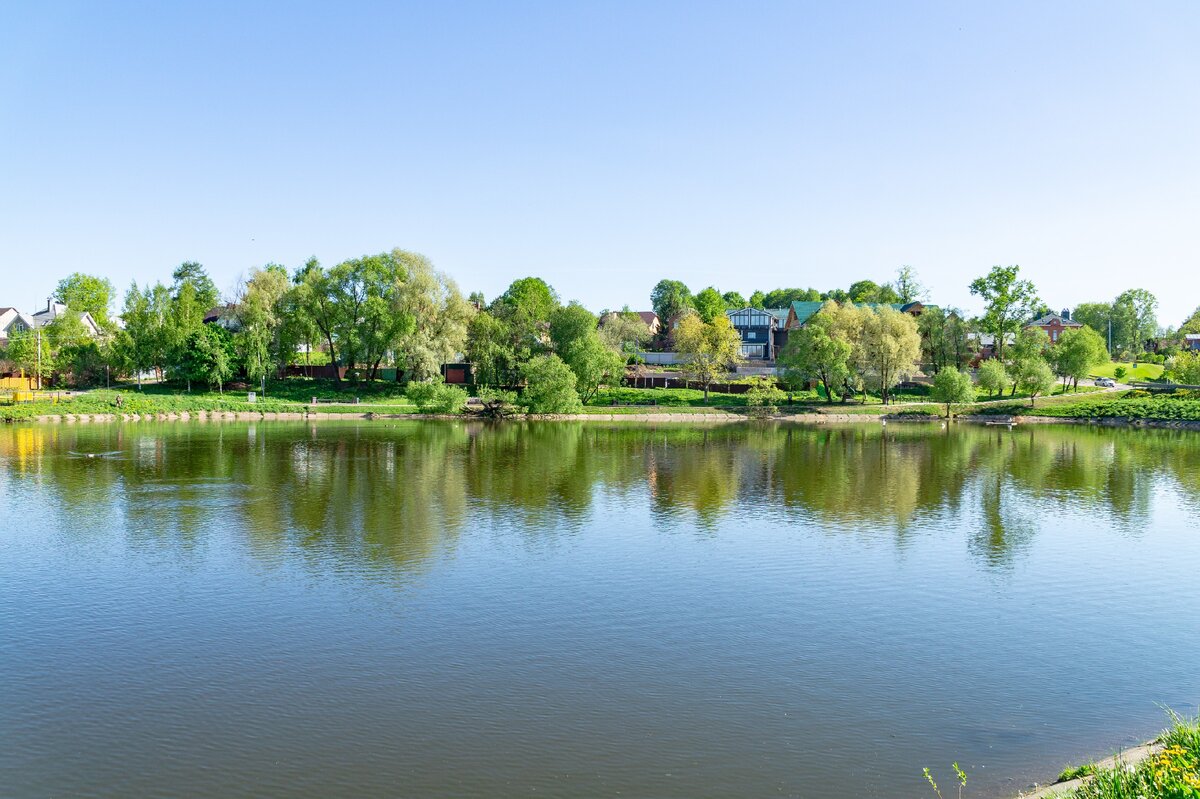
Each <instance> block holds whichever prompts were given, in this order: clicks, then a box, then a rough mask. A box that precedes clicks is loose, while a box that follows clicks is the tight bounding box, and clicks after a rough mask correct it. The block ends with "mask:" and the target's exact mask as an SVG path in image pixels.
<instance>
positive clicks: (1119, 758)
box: [1013, 738, 1163, 799]
mask: <svg viewBox="0 0 1200 799" xmlns="http://www.w3.org/2000/svg"><path fill="white" fill-rule="evenodd" d="M1162 750H1163V745H1162V743H1161V742H1160V741H1159V739H1157V738H1156V739H1154V740H1153V741H1147V742H1146V743H1143V744H1138V745H1137V746H1131V747H1129V748H1128V749H1121V750H1118V751H1117V753H1116V754H1115V755H1110V756H1109V757H1106V758H1104V759H1103V760H1096V761H1094V765H1095V766H1096V768H1097V769H1098V770H1100V771H1108V770H1112V769H1116V768H1118V767H1122V768H1132V767H1134V766H1137V765H1138V764H1139V763H1141V762H1142V761H1144V760H1146V759H1147V758H1150V757H1153V756H1154V755H1156V754H1158V753H1159V752H1161V751H1162ZM1091 779H1092V777H1091V775H1087V776H1083V777H1075V778H1073V779H1069V780H1062V781H1060V782H1053V783H1050V784H1048V785H1038V784H1037V783H1034V785H1033V786H1032V787H1031V788H1029V789H1027V791H1021V792H1019V793H1018V794H1017V795H1016V796H1015V797H1013V799H1055V797H1067V796H1069V794H1070V793H1071V792H1072V791H1074V790H1076V789H1077V788H1080V787H1082V786H1083V785H1085V784H1086V783H1087V782H1088V781H1089V780H1091Z"/></svg>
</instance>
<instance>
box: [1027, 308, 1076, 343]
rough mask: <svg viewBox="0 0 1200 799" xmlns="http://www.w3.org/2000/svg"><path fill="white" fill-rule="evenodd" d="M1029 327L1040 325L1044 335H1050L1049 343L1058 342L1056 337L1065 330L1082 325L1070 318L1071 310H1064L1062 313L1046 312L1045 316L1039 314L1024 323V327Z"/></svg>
mask: <svg viewBox="0 0 1200 799" xmlns="http://www.w3.org/2000/svg"><path fill="white" fill-rule="evenodd" d="M1031 327H1040V328H1041V329H1042V330H1045V331H1046V335H1047V336H1049V337H1050V343H1051V344H1057V343H1058V337H1059V336H1061V335H1062V334H1063V332H1064V331H1066V330H1074V329H1076V328H1080V327H1083V325H1081V324H1079V323H1078V322H1076V321H1074V320H1072V319H1071V312H1070V311H1067V310H1064V311H1063V312H1062V313H1060V314H1058V313H1048V314H1046V315H1045V316H1040V317H1038V318H1037V319H1034V320H1033V321H1032V322H1030V323H1029V324H1027V325H1025V328H1026V329H1029V328H1031Z"/></svg>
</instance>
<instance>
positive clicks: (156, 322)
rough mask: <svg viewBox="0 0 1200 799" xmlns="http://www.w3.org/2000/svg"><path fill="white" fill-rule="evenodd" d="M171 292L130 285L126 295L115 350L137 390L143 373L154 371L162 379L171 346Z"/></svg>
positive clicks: (161, 288)
mask: <svg viewBox="0 0 1200 799" xmlns="http://www.w3.org/2000/svg"><path fill="white" fill-rule="evenodd" d="M170 306H171V295H170V291H169V290H168V289H167V287H166V286H164V285H163V284H161V283H158V284H155V285H154V286H147V287H146V288H145V289H144V290H142V289H139V288H138V285H137V283H136V282H135V283H132V284H130V286H129V290H128V291H126V292H125V304H124V306H123V308H122V310H121V320H122V322H124V327H123V328H122V329H121V330H120V331H119V332H118V333H117V336H116V341H115V342H114V349H115V351H116V353H117V361H118V362H119V363H120V364H121V365H122V367H123V369H125V370H128V371H129V372H132V373H133V374H134V375H135V376H136V378H137V383H138V387H139V388H140V387H141V385H142V374H143V373H144V372H148V371H151V370H153V371H154V372H155V373H156V374H157V376H158V377H159V378H160V379H161V378H162V376H163V371H164V369H165V368H166V361H167V352H168V350H169V349H170V347H171V338H172V336H171V332H170V330H169V327H170V321H169V319H170Z"/></svg>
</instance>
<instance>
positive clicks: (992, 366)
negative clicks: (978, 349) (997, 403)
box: [978, 358, 1008, 397]
mask: <svg viewBox="0 0 1200 799" xmlns="http://www.w3.org/2000/svg"><path fill="white" fill-rule="evenodd" d="M978 377H979V387H980V388H982V389H983V390H985V391H987V392H988V393H989V394H991V395H992V396H993V397H999V396H1000V395H1001V394H1002V393H1003V392H1004V389H1006V388H1008V370H1007V369H1005V368H1004V362H1003V361H1001V360H999V359H998V358H989V359H988V360H986V361H984V362H983V363H981V364H980V365H979V375H978Z"/></svg>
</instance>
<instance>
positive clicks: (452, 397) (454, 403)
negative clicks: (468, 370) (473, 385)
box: [404, 377, 467, 413]
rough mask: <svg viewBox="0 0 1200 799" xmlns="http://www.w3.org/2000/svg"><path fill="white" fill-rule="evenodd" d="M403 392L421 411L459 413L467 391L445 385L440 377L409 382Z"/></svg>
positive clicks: (464, 403) (465, 400) (465, 401)
mask: <svg viewBox="0 0 1200 799" xmlns="http://www.w3.org/2000/svg"><path fill="white" fill-rule="evenodd" d="M404 393H405V394H406V395H407V396H408V398H409V399H410V400H412V401H413V404H415V405H416V406H417V407H418V408H420V409H421V412H422V413H459V412H461V411H462V409H463V406H464V405H466V404H467V392H466V391H465V390H463V389H462V388H459V387H458V386H448V385H446V384H445V382H444V381H443V380H442V378H441V377H434V378H431V379H429V380H425V381H421V382H413V383H409V384H408V388H407V389H405V392H404Z"/></svg>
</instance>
